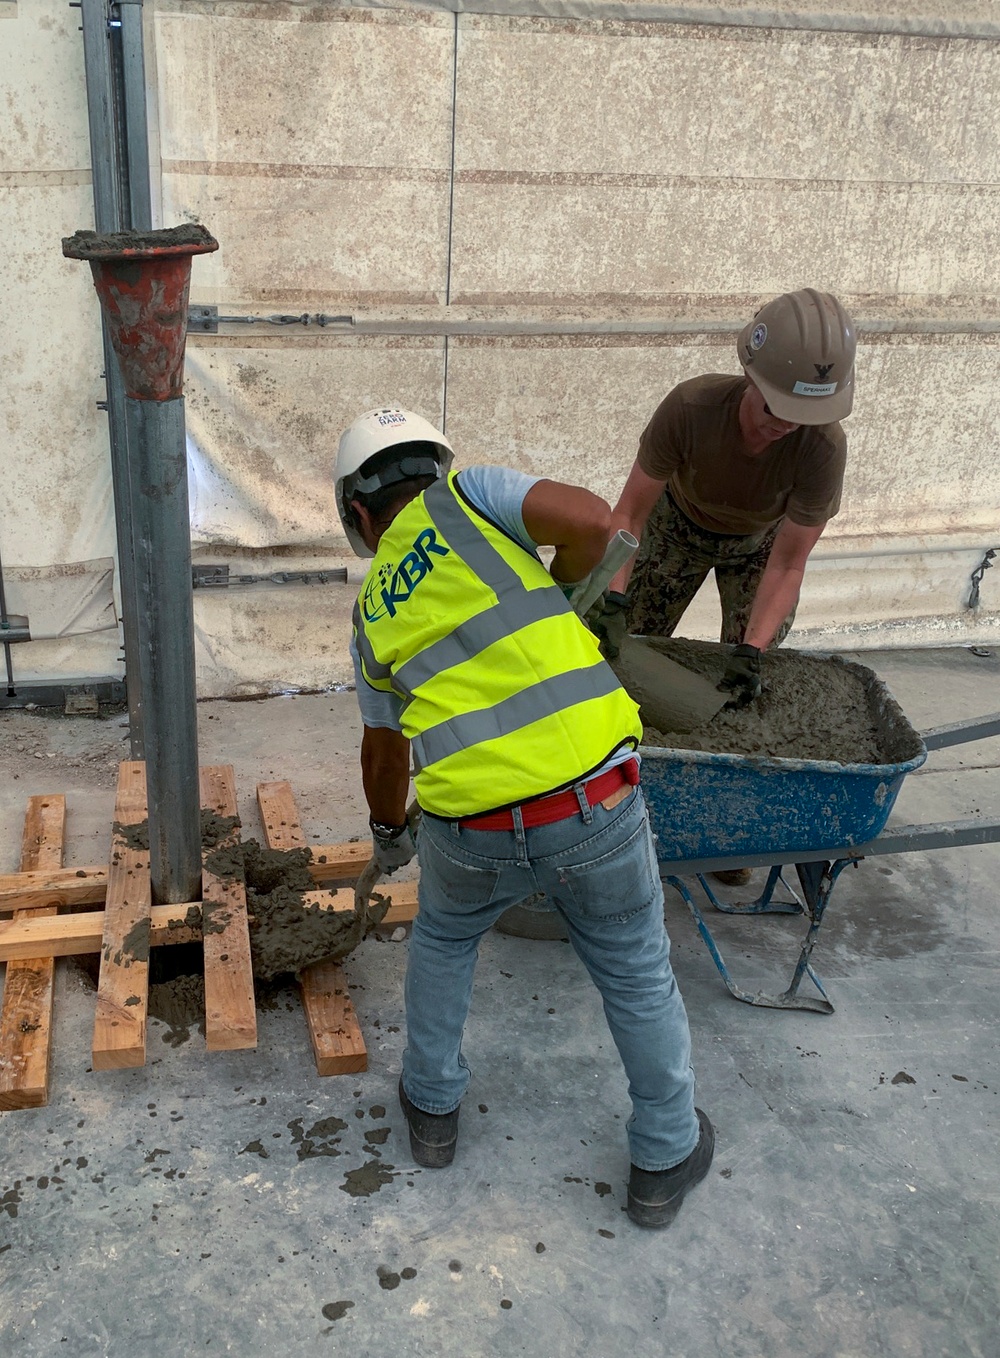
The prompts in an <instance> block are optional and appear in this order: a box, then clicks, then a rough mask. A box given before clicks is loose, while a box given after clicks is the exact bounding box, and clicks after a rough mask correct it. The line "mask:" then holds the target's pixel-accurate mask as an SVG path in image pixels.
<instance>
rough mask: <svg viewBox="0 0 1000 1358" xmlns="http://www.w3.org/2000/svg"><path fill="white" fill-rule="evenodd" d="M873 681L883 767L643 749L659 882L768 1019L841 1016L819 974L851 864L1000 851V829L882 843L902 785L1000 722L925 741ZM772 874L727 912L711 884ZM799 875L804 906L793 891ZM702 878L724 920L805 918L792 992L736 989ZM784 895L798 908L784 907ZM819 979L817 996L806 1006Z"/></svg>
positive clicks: (909, 834) (999, 825)
mask: <svg viewBox="0 0 1000 1358" xmlns="http://www.w3.org/2000/svg"><path fill="white" fill-rule="evenodd" d="M840 663H845V664H848V666H849V668H851V669H853V670H854V671H855V672H856V673H858V674H859V676H860V677H861V678H862V680H863V682H864V686H865V692H866V698H867V701H868V703H869V709H870V711H871V713H872V715H873V716H874V718H875V723H876V727H877V729H878V731H879V736H880V741H879V744H880V748H883V749H886V750H889V751H892V762H887V763H884V764H835V763H830V762H826V761H822V760H800V759H773V758H769V757H764V756H756V755H755V756H746V755H738V754H709V753H705V752H702V751H698V750H682V749H663V748H659V747H655V746H644V747H642V749H641V754H642V785H643V791H644V793H645V797H646V802H647V805H648V808H649V817H650V823H651V825H652V829H653V834H654V836H655V840H656V853H657V860H658V862H659V868H660V876H661V878H662V879H663V880H664V881H665V882H666V883H667V884H669V885H670V886H671V887H672V888H673V889H674V890H675V891H677V892H678V893H679V894H680V895H681V897H682V898H683V899H684V901H685V902H686V904H687V906H688V908H689V909H690V911H691V913H692V915H693V916H694V920H695V923H696V925H697V927H698V932H699V933H700V934H701V937H702V939H703V941H704V943H705V945H706V947H707V948H708V951H709V953H710V954H711V956H712V959H713V961H714V962H715V965H716V967H717V968H718V970H719V973H720V975H721V976H722V979H723V981H724V982H725V984H726V987H727V988H728V990H729V993H730V994H731V995H733V996H734V997H735V998H736V999H738V1000H742V1001H744V1003H746V1004H754V1005H761V1006H764V1007H765V1008H769V1009H807V1010H811V1011H813V1012H814V1013H820V1014H832V1013H833V1005H832V1003H831V1002H830V999H829V996H828V995H827V993H826V990H825V989H824V986H823V982H822V981H821V980H820V977H819V976H818V975H817V974H816V972H815V970H814V969H813V966H812V961H811V958H812V952H813V949H814V947H815V945H816V942H817V939H818V937H819V932H820V928H821V926H822V923H823V916H824V912H825V910H826V907H827V904H828V903H829V900H830V895H831V893H832V891H833V888H834V886H835V884H836V882H837V878H838V877H839V876H840V874H841V872H842V871H843V870H844V868H845V867H847V866H848V864H850V863H854V864H857V863H859V862H860V861H861V859H863V858H869V857H873V856H875V855H881V854H895V853H910V852H916V851H923V850H928V849H938V848H948V847H959V846H960V845H969V844H988V843H994V842H997V841H1000V821H986V820H964V821H950V822H946V823H942V824H936V825H903V826H899V827H895V828H894V829H893V830H892V831H891V833H883V832H884V830H885V826H886V823H887V821H888V819H889V815H890V812H891V811H892V808H893V805H894V803H895V801H896V797H897V796H898V794H899V790H900V787H901V786H902V783H903V779H904V778H905V777H906V775H907V774H908V773H911V772H912V771H913V770H914V769H917V768H919V767H920V765H921V764H923V762H924V761H925V759H926V758H927V755H928V752H929V751H931V750H937V749H942V748H944V747H945V746H948V745H960V744H965V743H966V742H969V741H973V740H983V739H986V738H987V737H988V736H993V735H997V734H1000V713H993V714H992V715H991V716H988V717H979V718H976V719H974V720H972V721H967V722H958V723H956V724H954V725H951V726H943V727H938V728H936V729H934V730H932V731H926V732H924V733H923V735H922V736H921V735H919V734H918V733H917V732H916V731H915V730H914V729H913V727H912V726H911V725H910V723H909V722H908V721H907V719H906V717H905V716H904V714H903V712H902V710H901V709H900V707H899V705H898V704H897V703H896V701H895V699H894V698H893V697H892V695H891V694H890V693H889V691H888V689H887V688H886V687H885V685H884V683H883V682H882V681H881V680H880V679H879V678H878V676H877V675H875V674H874V673H873V672H872V671H871V670H869V669H866V668H865V667H864V666H863V665H855V664H853V663H851V662H840ZM735 866H739V867H750V868H763V867H766V868H768V869H769V872H768V877H767V882H766V884H765V886H764V890H763V892H762V893H761V895H760V897H759V898H758V899H756V900H754V901H750V902H746V903H741V904H735V905H734V904H724V903H723V902H721V901H720V900H718V899H717V898H716V896H715V894H714V892H713V891H712V889H711V887H710V886H709V884H708V882H707V881H706V874H708V873H711V872H718V871H724V870H725V869H727V868H733V867H735ZM788 866H794V868H795V871H796V874H797V876H798V882H799V886H800V888H801V893H802V894H801V896H800V895H799V894H798V893H796V892H795V891H794V890H793V889H792V888H791V887H790V886H789V883H788V882H787V881H786V880H785V877H784V875H783V874H784V870H785V868H786V867H788ZM691 878H694V879H696V881H697V882H698V883H699V884H700V887H701V890H702V892H703V893H704V895H705V896H706V897H707V899H708V902H709V904H710V905H711V906H713V907H714V908H715V909H716V910H720V911H723V912H725V913H726V914H733V915H762V914H802V915H804V916H806V917H807V918H808V921H809V927H808V931H807V933H806V936H805V939H804V940H803V942H802V945H801V948H800V950H799V956H798V959H797V961H796V964H795V968H794V971H793V973H792V977H791V980H790V982H789V984H788V987H787V989H786V990H784V991H783V992H782V993H781V994H768V993H765V992H763V991H757V992H756V993H752V992H750V991H747V990H744V989H743V988H741V987H740V986H739V985H737V984H736V982H735V981H734V980H733V978H732V976H731V975H730V973H729V969H728V967H727V965H726V963H725V960H724V959H723V956H722V953H721V951H720V949H719V946H718V944H717V943H716V941H715V939H714V938H713V936H712V933H711V931H710V929H709V927H708V925H707V923H706V922H705V918H704V915H703V913H702V911H701V909H700V908H699V906H698V904H697V902H696V900H695V898H694V895H693V894H692V891H691V889H690V888H689V886H688V884H687V881H686V880H685V879H691ZM779 883H780V884H782V885H783V886H784V887H785V888H786V889H787V890H788V892H789V894H790V895H792V897H793V900H791V901H784V900H781V901H777V900H775V899H774V893H775V890H776V888H777V887H778V885H779ZM804 977H808V978H809V980H810V981H811V982H812V984H813V985H814V986H815V988H816V990H817V991H818V992H819V994H818V995H800V994H799V987H800V985H801V983H802V980H803V978H804Z"/></svg>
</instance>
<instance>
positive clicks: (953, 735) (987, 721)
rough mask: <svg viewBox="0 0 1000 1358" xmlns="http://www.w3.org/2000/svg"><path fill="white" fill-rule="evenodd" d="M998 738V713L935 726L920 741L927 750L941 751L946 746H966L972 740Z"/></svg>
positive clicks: (999, 722) (999, 718)
mask: <svg viewBox="0 0 1000 1358" xmlns="http://www.w3.org/2000/svg"><path fill="white" fill-rule="evenodd" d="M990 736H1000V712H993V713H991V714H990V715H989V716H988V717H971V718H970V719H969V720H968V721H956V722H952V723H951V725H950V726H935V727H933V728H932V729H931V730H930V731H924V732H923V733H922V735H921V737H920V738H921V740H922V741H923V742H924V745H925V746H926V747H927V749H928V750H943V749H945V747H946V746H948V745H967V744H969V742H970V741H973V740H987V739H989V737H990Z"/></svg>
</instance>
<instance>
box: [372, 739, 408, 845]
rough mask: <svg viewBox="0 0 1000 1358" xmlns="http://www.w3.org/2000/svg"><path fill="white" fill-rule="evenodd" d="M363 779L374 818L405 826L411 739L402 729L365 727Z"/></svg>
mask: <svg viewBox="0 0 1000 1358" xmlns="http://www.w3.org/2000/svg"><path fill="white" fill-rule="evenodd" d="M361 781H362V784H363V786H364V790H365V800H366V801H367V803H368V809H369V811H370V812H371V815H372V819H373V820H377V821H381V822H382V824H383V825H402V823H403V821H405V820H406V795H407V792H408V790H409V785H410V742H409V741H408V740H407V739H406V737H405V736H404V735H403V734H402V732H401V731H389V730H386V729H384V728H382V727H378V728H372V727H365V732H364V735H363V736H362V738H361Z"/></svg>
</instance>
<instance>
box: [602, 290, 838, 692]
mask: <svg viewBox="0 0 1000 1358" xmlns="http://www.w3.org/2000/svg"><path fill="white" fill-rule="evenodd" d="M737 352H738V354H739V359H740V363H741V364H742V366H743V373H744V375H743V376H742V377H729V376H724V375H720V374H716V373H710V374H707V375H705V376H703V377H695V378H692V379H691V380H690V381H687V382H681V383H680V385H679V386H677V387H675V388H674V389H673V391H671V392H670V393H669V395H668V396H667V397H666V398H665V399H664V400H663V401H662V402H661V403H660V405H659V406H658V407H657V409H656V411H655V413H654V415H653V418H652V419H651V420H650V422H649V424H648V425H647V426H646V428H645V429H644V430H643V433H642V436H641V438H640V440H639V452H638V456H637V457H636V460H635V463H634V464H633V467H632V470H631V472H630V474H629V478H628V481H627V482H626V484H625V488H624V490H623V491H622V493H621V497H620V498H619V500H618V504H617V506H616V507H615V511H614V516H613V519H612V526H613V528H614V530H615V531H616V532H617V530H618V529H619V528H625V529H627V530H628V531H629V532H631V533H633V534H634V535H635V536H636V537H641V546H640V548H639V552H638V554H637V556H636V559H635V562H634V570H633V563H629V565H628V566H626V567H625V568H624V569H623V570H622V571H620V572H619V574H618V575H616V576H615V578H614V579H613V580H612V581H611V586H610V588H609V591H608V593H607V594H606V595H605V597H604V601H603V604H602V606H601V607H600V608H599V609H598V610H597V611H596V612H595V613H594V614H592V615H591V619H590V621H591V625H592V626H593V628H594V631H595V632H596V633H597V634H598V636H600V637H601V639H602V645H603V649H604V651H605V654H607V655H608V656H609V657H612V658H613V656H614V655H616V654H617V650H618V647H619V646H620V644H621V639H622V638H623V637H624V635H625V632H626V630H627V631H629V632H634V633H639V634H642V635H646V636H659V637H668V636H671V635H672V633H673V631H674V629H675V627H676V626H677V624H678V622H679V621H680V618H681V615H682V614H683V612H684V610H685V609H686V608H687V606H688V604H690V602H691V600H692V599H693V598H694V596H695V594H696V593H697V591H698V589H699V588H700V586H701V584H702V582H703V581H704V579H705V577H706V576H707V575H708V572H709V571H710V570H713V569H714V571H715V578H716V584H717V585H718V589H719V597H720V600H721V603H722V637H721V640H722V641H723V642H726V643H729V644H730V645H732V646H733V648H734V649H733V651H732V653H731V654H730V656H729V659H728V662H727V670H726V677H725V679H724V681H723V682H724V684H725V685H726V687H727V688H731V689H732V690H733V694H734V696H733V703H734V705H743V704H744V703H747V702H750V701H752V699H753V698H754V697H756V696H757V694H758V693H759V692H760V654H761V652H762V651H763V650H765V649H766V648H767V647H768V646H769V645H771V643H772V642H774V641H779V642H780V641H781V640H783V638H784V637H785V635H786V634H787V632H788V630H789V628H790V627H791V625H792V619H793V618H794V616H795V608H796V604H797V603H798V598H799V589H800V587H801V584H802V575H803V571H804V570H805V564H806V560H807V558H808V556H809V553H810V552H811V551H812V549H813V547H814V546H815V545H816V543H817V542H818V541H819V538H820V535H821V534H822V532H823V529H824V528H825V527H826V524H827V523H828V521H829V520H830V519H831V518H832V517H833V516H834V514H836V513H837V510H838V509H839V508H840V493H841V486H842V484H843V478H844V463H845V458H846V452H847V441H846V439H845V437H844V432H843V430H842V429H841V427H840V424H839V423H838V421H839V420H841V419H843V418H844V417H845V416H846V415H849V414H850V411H851V406H852V403H853V400H854V354H855V335H854V325H853V322H852V321H851V319H850V317H849V316H848V315H847V313H846V311H844V309H843V307H842V306H841V305H840V303H839V302H838V301H837V299H836V298H835V297H833V296H831V295H830V294H829V293H822V292H817V291H815V290H814V289H813V288H803V289H802V290H800V291H799V292H792V293H786V294H784V295H783V296H781V297H778V298H776V299H775V300H774V301H773V302H769V303H768V304H767V305H766V306H765V307H763V308H762V309H761V310H760V311H758V312H757V313H756V315H755V316H754V318H753V320H752V321H750V323H749V324H748V325H747V326H746V327H745V328H744V330H743V332H742V333H741V335H740V337H739V342H738V346H737ZM630 579H631V582H632V588H631V590H630V591H629V592H628V593H626V591H627V590H628V589H629V582H630Z"/></svg>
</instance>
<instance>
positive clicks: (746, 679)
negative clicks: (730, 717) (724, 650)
mask: <svg viewBox="0 0 1000 1358" xmlns="http://www.w3.org/2000/svg"><path fill="white" fill-rule="evenodd" d="M719 688H720V689H722V690H731V691H732V694H733V696H732V697H731V698H730V700H729V702H728V703H726V706H727V707H746V706H747V705H748V704H749V703H752V702H753V700H754V698H758V697H760V689H761V684H760V651H759V650H758V649H757V647H756V646H747V645H746V643H744V644H743V645H741V646H734V647H733V649H732V652H731V653H730V656H729V659H728V660H727V661H726V672H725V674H724V675H723V676H722V682H721V683H720V684H719Z"/></svg>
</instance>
